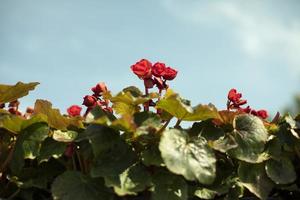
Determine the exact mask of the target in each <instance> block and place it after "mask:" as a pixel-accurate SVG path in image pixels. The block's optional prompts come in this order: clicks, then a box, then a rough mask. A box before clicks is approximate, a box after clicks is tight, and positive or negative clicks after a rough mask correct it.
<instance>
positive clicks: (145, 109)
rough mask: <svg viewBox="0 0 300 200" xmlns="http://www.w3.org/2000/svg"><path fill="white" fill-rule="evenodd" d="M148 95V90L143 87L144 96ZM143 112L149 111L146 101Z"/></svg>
mask: <svg viewBox="0 0 300 200" xmlns="http://www.w3.org/2000/svg"><path fill="white" fill-rule="evenodd" d="M148 94H149V90H148V88H147V87H146V86H145V95H146V96H148ZM144 111H149V102H148V101H147V102H146V103H145V105H144Z"/></svg>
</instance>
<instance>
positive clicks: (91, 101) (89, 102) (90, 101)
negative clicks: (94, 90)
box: [82, 95, 97, 107]
mask: <svg viewBox="0 0 300 200" xmlns="http://www.w3.org/2000/svg"><path fill="white" fill-rule="evenodd" d="M96 103H97V99H96V97H94V96H91V95H86V96H85V97H83V103H82V105H85V106H87V107H93V106H94V105H95V104H96Z"/></svg>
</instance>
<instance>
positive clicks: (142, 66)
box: [130, 59, 152, 79]
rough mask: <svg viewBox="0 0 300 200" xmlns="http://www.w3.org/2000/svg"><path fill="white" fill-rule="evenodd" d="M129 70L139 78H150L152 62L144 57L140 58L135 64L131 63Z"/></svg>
mask: <svg viewBox="0 0 300 200" xmlns="http://www.w3.org/2000/svg"><path fill="white" fill-rule="evenodd" d="M130 68H131V70H132V71H133V73H135V74H136V75H137V76H138V77H139V78H140V79H145V78H151V76H152V74H151V68H152V64H151V62H149V61H148V60H146V59H142V60H140V61H139V62H137V63H136V64H134V65H132V66H131V67H130Z"/></svg>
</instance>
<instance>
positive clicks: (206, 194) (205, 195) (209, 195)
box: [195, 188, 218, 199]
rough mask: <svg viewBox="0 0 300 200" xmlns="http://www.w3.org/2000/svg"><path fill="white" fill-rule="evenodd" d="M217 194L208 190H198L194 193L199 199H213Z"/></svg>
mask: <svg viewBox="0 0 300 200" xmlns="http://www.w3.org/2000/svg"><path fill="white" fill-rule="evenodd" d="M217 194H218V193H217V192H216V191H214V190H210V189H208V188H199V189H197V190H196V191H195V196H197V197H199V198H201V199H214V198H215V196H216V195H217Z"/></svg>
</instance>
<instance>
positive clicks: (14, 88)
mask: <svg viewBox="0 0 300 200" xmlns="http://www.w3.org/2000/svg"><path fill="white" fill-rule="evenodd" d="M38 84H39V83H38V82H32V83H22V82H18V83H17V84H16V85H0V103H6V102H11V101H14V100H17V99H19V98H21V97H23V96H26V95H27V94H28V92H29V91H30V90H34V88H35V87H36V86H37V85H38Z"/></svg>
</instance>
